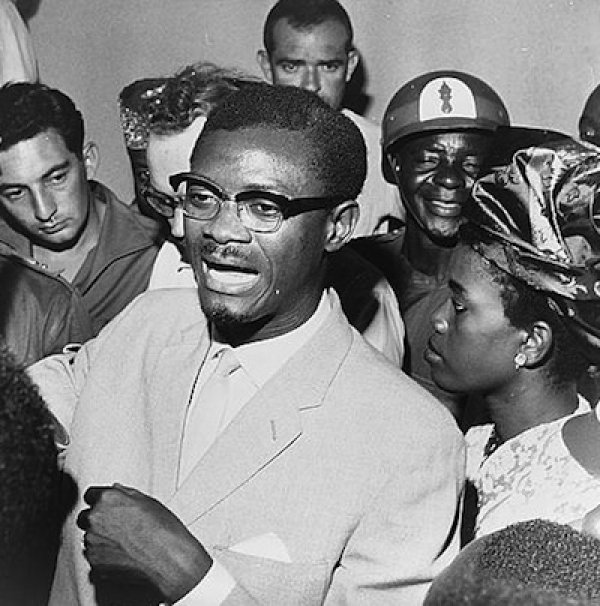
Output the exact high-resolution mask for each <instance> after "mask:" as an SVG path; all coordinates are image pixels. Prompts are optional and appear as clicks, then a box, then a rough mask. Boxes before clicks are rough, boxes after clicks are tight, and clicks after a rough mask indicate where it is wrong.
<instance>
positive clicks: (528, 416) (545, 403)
mask: <svg viewBox="0 0 600 606" xmlns="http://www.w3.org/2000/svg"><path fill="white" fill-rule="evenodd" d="M520 372H521V373H531V372H533V373H536V372H540V371H539V370H533V371H532V370H526V369H521V371H520ZM532 378H533V379H534V380H531V379H532ZM485 402H486V404H487V408H488V412H489V414H490V417H491V419H492V421H493V423H494V425H495V429H496V434H497V435H498V437H499V439H500V440H501V441H502V442H506V441H507V440H510V439H511V438H514V437H515V436H517V435H519V434H520V433H522V432H524V431H527V430H528V429H531V428H532V427H536V426H537V425H542V424H544V423H551V422H552V421H556V420H558V419H560V418H562V417H564V416H566V415H569V414H571V413H573V412H574V411H575V410H576V408H577V404H578V396H577V386H576V384H575V383H569V384H567V385H566V386H564V387H553V386H552V384H550V383H549V380H548V378H547V377H546V376H543V375H540V376H539V380H538V379H535V378H534V377H525V374H524V375H523V378H522V380H519V381H516V382H515V383H514V384H513V385H512V387H511V388H510V389H509V390H506V391H504V392H503V393H500V394H490V395H488V396H486V397H485Z"/></svg>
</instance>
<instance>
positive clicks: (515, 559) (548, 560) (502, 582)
mask: <svg viewBox="0 0 600 606" xmlns="http://www.w3.org/2000/svg"><path fill="white" fill-rule="evenodd" d="M592 604H600V541H599V540H598V539H596V538H594V537H591V536H587V535H584V534H582V533H580V532H577V531H576V530H573V528H571V527H570V526H566V525H562V524H555V523H554V522H548V521H546V520H539V519H536V520H529V521H527V522H519V523H518V524H513V525H511V526H507V527H506V528H503V529H502V530H499V531H497V532H494V533H492V534H489V535H485V536H483V537H481V538H479V539H477V540H475V541H473V542H472V543H469V545H467V546H466V547H465V548H464V549H463V550H462V551H461V552H460V553H459V555H458V556H457V558H456V559H455V560H454V562H452V564H450V566H449V567H448V568H447V569H446V570H445V571H444V572H442V573H441V574H440V575H439V576H438V577H437V578H436V579H435V580H434V582H433V584H432V586H431V588H430V590H429V593H428V594H427V597H426V598H425V606H524V605H527V606H530V605H531V606H537V605H540V606H541V605H544V606H591V605H592Z"/></svg>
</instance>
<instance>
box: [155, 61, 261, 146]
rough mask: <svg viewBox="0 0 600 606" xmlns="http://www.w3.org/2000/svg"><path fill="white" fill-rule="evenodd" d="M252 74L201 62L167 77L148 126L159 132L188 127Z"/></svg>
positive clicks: (160, 133) (166, 133) (178, 130)
mask: <svg viewBox="0 0 600 606" xmlns="http://www.w3.org/2000/svg"><path fill="white" fill-rule="evenodd" d="M244 81H250V77H248V76H244V75H243V74H241V73H239V72H236V71H233V70H229V69H224V68H221V67H218V66H217V65H214V64H213V63H206V62H199V63H194V64H192V65H188V66H187V67H184V68H183V69H182V70H180V71H179V72H177V73H176V74H175V75H174V76H172V77H171V78H167V79H166V80H165V84H164V87H163V88H162V90H161V91H160V93H159V94H158V95H157V97H156V99H155V102H154V104H153V110H152V111H151V112H150V114H149V120H148V128H149V130H150V132H152V133H155V134H157V135H168V134H172V133H178V132H181V131H183V130H185V129H186V128H187V127H188V126H189V125H190V124H192V122H193V121H194V120H195V119H196V118H198V117H199V116H208V114H209V112H210V111H211V110H212V109H213V108H214V107H215V106H216V105H217V104H218V103H220V102H221V101H222V100H223V99H224V98H225V97H226V96H227V95H229V94H230V93H232V92H234V91H236V90H238V88H240V87H241V86H243V83H244Z"/></svg>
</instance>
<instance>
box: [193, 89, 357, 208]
mask: <svg viewBox="0 0 600 606" xmlns="http://www.w3.org/2000/svg"><path fill="white" fill-rule="evenodd" d="M250 128H266V129H271V130H273V131H291V132H298V133H301V134H302V135H303V137H304V140H305V142H306V145H307V147H308V149H307V151H306V155H307V157H309V158H310V159H311V161H310V167H308V168H309V170H312V171H313V172H314V175H315V178H316V179H318V181H319V182H320V183H321V184H322V185H323V186H324V187H325V191H324V192H323V195H326V196H341V197H343V198H344V199H346V200H354V199H356V197H357V196H358V194H359V193H360V191H361V189H362V186H363V184H364V181H365V176H366V170H367V160H366V148H365V142H364V139H363V137H362V135H361V133H360V131H359V130H358V127H357V126H356V125H355V124H354V123H353V122H352V120H350V119H349V118H347V117H346V116H344V115H343V114H342V113H341V112H339V111H337V110H335V109H333V108H332V107H330V106H329V105H328V104H327V103H325V102H324V101H322V100H321V99H319V97H317V95H315V94H314V93H312V92H309V91H306V90H303V89H300V88H296V87H293V86H272V85H270V84H267V83H266V82H257V83H252V84H248V85H246V86H245V87H244V89H243V90H240V91H237V92H235V93H232V94H231V95H229V96H228V97H227V98H226V99H225V100H224V101H223V102H222V103H221V104H220V105H218V106H217V107H216V108H215V109H214V110H213V111H212V112H211V114H210V115H209V116H208V120H207V122H206V124H205V126H204V129H203V131H202V133H201V135H200V138H199V140H198V141H199V142H201V141H202V139H203V138H204V137H205V136H208V135H209V134H210V133H211V132H214V131H218V130H226V131H238V130H246V129H250ZM197 145H198V144H197ZM194 153H195V150H194ZM192 158H193V155H192Z"/></svg>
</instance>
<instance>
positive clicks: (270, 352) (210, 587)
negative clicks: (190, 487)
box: [177, 291, 335, 606]
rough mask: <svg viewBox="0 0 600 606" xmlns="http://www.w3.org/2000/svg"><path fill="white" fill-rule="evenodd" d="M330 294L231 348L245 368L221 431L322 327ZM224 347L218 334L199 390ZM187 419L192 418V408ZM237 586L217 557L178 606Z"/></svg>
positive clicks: (201, 604) (213, 598)
mask: <svg viewBox="0 0 600 606" xmlns="http://www.w3.org/2000/svg"><path fill="white" fill-rule="evenodd" d="M331 296H335V295H332V294H331V293H330V292H328V291H325V292H324V293H323V295H322V297H321V300H320V301H319V305H318V306H317V309H316V310H315V312H314V313H313V315H312V316H311V317H310V318H309V319H308V320H307V321H306V322H304V323H303V324H301V325H300V326H298V328H295V329H294V330H291V331H290V332H288V333H286V334H284V335H281V336H279V337H274V338H272V339H265V340H264V341H256V342H254V343H247V344H244V345H240V346H238V347H233V348H231V349H232V350H233V352H234V353H235V356H236V357H237V359H238V360H239V362H240V365H241V368H240V369H239V370H241V371H243V373H244V374H245V377H240V375H239V374H238V371H236V372H235V373H233V375H231V378H232V385H231V387H230V401H231V402H233V407H232V409H233V411H234V412H233V414H231V415H230V416H229V418H228V419H227V420H226V422H225V423H224V424H223V425H222V426H221V431H223V430H224V429H225V427H226V426H227V424H228V423H229V422H230V421H231V420H232V419H233V418H234V417H235V414H237V413H239V411H240V410H241V409H242V408H243V407H244V405H245V404H247V403H248V402H249V401H250V400H251V399H252V397H253V396H254V394H256V392H258V391H259V390H260V388H261V387H262V386H263V385H265V384H266V383H267V381H268V380H269V379H270V378H271V377H272V376H273V375H275V373H277V372H278V371H279V370H280V369H281V368H282V367H283V366H284V364H285V363H286V362H287V361H288V360H289V359H290V358H291V357H292V356H293V355H294V354H295V353H296V352H297V351H298V350H299V349H300V348H301V347H303V346H304V345H305V344H306V343H308V341H309V340H310V339H311V338H312V337H313V336H314V334H315V333H316V332H317V331H318V330H319V328H320V327H321V325H322V324H323V322H324V321H325V319H326V318H327V316H328V314H329V313H330V312H331V309H332V301H331ZM224 347H230V346H229V345H226V344H224V343H221V342H219V340H218V336H217V335H215V338H214V340H213V342H212V343H211V345H210V347H209V350H208V354H207V356H206V360H205V363H204V364H203V365H202V368H201V370H200V373H199V376H198V381H197V390H198V391H200V390H201V389H202V386H203V384H205V383H206V381H207V380H208V378H209V377H210V376H211V374H212V373H213V372H214V370H215V367H216V365H217V363H218V356H219V353H220V352H221V351H222V350H223V348H224ZM236 374H238V377H237V378H235V377H236ZM245 379H248V380H245ZM250 385H252V386H253V387H254V389H252V388H249V386H250ZM194 405H198V402H197V401H194V400H193V398H190V406H194ZM187 418H189V411H188V414H187ZM188 437H189V436H188ZM184 440H185V427H184ZM182 452H183V449H182ZM184 466H185V467H187V468H189V467H190V466H192V465H191V464H190V462H185V461H180V467H184ZM234 587H235V579H234V578H233V577H232V576H231V575H230V574H229V573H228V572H227V570H226V569H225V568H224V567H223V566H222V565H221V564H220V563H219V562H218V561H217V560H213V564H212V566H211V568H210V570H209V571H208V574H207V575H206V576H205V577H204V579H202V581H200V583H198V585H196V587H195V588H194V589H192V591H190V592H189V593H188V594H187V595H186V596H184V597H183V598H182V599H181V600H179V601H178V602H177V606H216V605H218V604H222V602H223V601H224V600H225V598H226V597H227V596H228V595H229V594H230V593H231V591H232V590H233V589H234Z"/></svg>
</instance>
